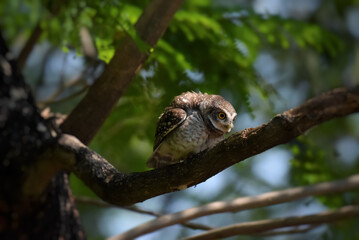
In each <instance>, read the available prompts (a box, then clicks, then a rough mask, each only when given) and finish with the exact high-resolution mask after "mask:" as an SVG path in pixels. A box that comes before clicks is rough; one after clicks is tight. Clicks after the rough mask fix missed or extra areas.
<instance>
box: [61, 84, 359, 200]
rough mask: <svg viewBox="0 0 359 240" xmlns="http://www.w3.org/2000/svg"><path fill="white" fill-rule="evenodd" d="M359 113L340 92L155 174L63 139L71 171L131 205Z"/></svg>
mask: <svg viewBox="0 0 359 240" xmlns="http://www.w3.org/2000/svg"><path fill="white" fill-rule="evenodd" d="M358 111H359V89H358V88H356V89H352V90H346V89H335V90H333V91H331V92H328V93H325V94H323V95H321V96H318V97H315V98H313V99H311V100H309V101H307V102H305V103H304V104H303V105H301V106H299V107H297V108H294V109H291V110H289V111H286V112H284V113H282V114H279V115H277V116H275V117H274V118H273V119H272V120H271V121H270V122H269V123H267V124H264V125H262V126H260V127H257V128H251V129H246V130H244V131H242V132H239V133H236V134H233V135H232V136H230V137H229V138H227V139H226V140H224V141H222V142H220V143H219V144H217V145H216V146H215V147H213V148H212V149H209V150H208V151H206V152H203V153H200V154H198V155H196V156H193V157H190V158H189V159H187V160H186V161H184V162H182V163H178V164H174V165H171V166H168V167H165V168H159V169H156V170H151V171H146V172H141V173H130V174H123V173H120V172H118V171H117V170H116V169H115V168H114V167H113V166H112V165H111V164H110V163H108V162H107V161H106V160H105V159H103V158H102V157H101V156H100V155H98V154H97V153H95V152H93V151H92V150H90V149H88V148H87V147H86V146H84V145H82V144H81V143H80V142H79V141H75V140H76V139H75V138H73V137H70V136H68V135H63V136H62V137H61V138H60V139H59V144H60V147H62V148H66V149H67V151H68V155H69V156H68V157H69V158H72V159H71V161H69V158H68V159H67V160H68V161H67V163H71V164H70V165H66V166H67V168H68V170H70V171H72V172H74V173H75V174H76V175H77V176H78V177H79V178H80V179H82V180H83V181H84V182H85V183H86V184H87V185H88V186H89V187H90V188H91V189H92V190H93V191H94V192H95V193H96V194H97V195H98V196H100V197H101V198H102V199H103V200H105V201H107V202H110V203H113V204H116V205H131V204H133V203H136V202H141V201H144V200H146V199H149V198H152V197H155V196H158V195H161V194H164V193H168V192H172V191H176V190H182V189H185V188H188V187H191V186H193V185H196V184H198V183H201V182H203V181H205V180H207V179H208V178H210V177H211V176H213V175H215V174H217V173H218V172H220V171H222V170H224V169H226V168H228V167H229V166H231V165H233V164H235V163H238V162H240V161H243V160H244V159H246V158H248V157H251V156H254V155H256V154H259V153H261V152H263V151H265V150H267V149H270V148H272V147H274V146H276V145H279V144H283V143H286V142H289V141H290V140H292V139H294V138H296V137H297V136H299V135H301V134H302V133H303V132H304V131H306V130H308V129H309V128H311V127H312V126H315V125H318V124H320V123H322V122H324V121H328V120H330V119H333V118H337V117H343V116H346V115H348V114H351V113H354V112H358Z"/></svg>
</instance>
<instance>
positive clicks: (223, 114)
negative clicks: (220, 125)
mask: <svg viewBox="0 0 359 240" xmlns="http://www.w3.org/2000/svg"><path fill="white" fill-rule="evenodd" d="M218 118H219V119H222V120H223V119H225V118H226V114H225V113H224V112H220V113H218Z"/></svg>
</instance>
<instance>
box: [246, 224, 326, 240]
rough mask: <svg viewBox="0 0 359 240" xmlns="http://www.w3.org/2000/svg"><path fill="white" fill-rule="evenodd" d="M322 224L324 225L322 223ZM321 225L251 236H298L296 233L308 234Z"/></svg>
mask: <svg viewBox="0 0 359 240" xmlns="http://www.w3.org/2000/svg"><path fill="white" fill-rule="evenodd" d="M323 224H324V223H323ZM321 225H322V224H312V225H309V226H307V227H304V228H300V227H298V226H296V227H294V228H292V229H289V230H282V231H278V230H275V231H265V232H261V233H253V234H251V235H254V236H261V237H269V236H277V235H284V234H298V233H306V232H309V231H310V230H313V229H315V228H317V227H320V226H321Z"/></svg>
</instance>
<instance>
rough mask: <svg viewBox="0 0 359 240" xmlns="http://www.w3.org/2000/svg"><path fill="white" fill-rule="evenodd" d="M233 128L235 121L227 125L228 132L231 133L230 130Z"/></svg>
mask: <svg viewBox="0 0 359 240" xmlns="http://www.w3.org/2000/svg"><path fill="white" fill-rule="evenodd" d="M232 128H233V123H231V124H228V125H227V126H226V130H227V133H229V132H230V131H231V130H232Z"/></svg>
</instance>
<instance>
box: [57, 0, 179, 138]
mask: <svg viewBox="0 0 359 240" xmlns="http://www.w3.org/2000/svg"><path fill="white" fill-rule="evenodd" d="M181 2H182V0H173V1H167V0H153V1H151V2H150V3H149V5H148V6H147V8H146V9H145V10H144V12H143V13H142V16H141V17H140V18H139V19H138V21H137V23H136V24H135V29H136V32H137V34H138V36H139V37H140V38H141V39H142V40H143V41H144V42H145V43H147V44H148V45H149V46H150V47H154V46H155V45H156V43H157V41H158V40H159V39H160V38H161V37H162V35H163V33H164V32H165V30H166V28H167V26H168V24H169V22H170V21H171V19H172V17H173V15H174V14H175V12H176V11H177V10H178V8H179V7H180V5H181ZM148 54H149V52H144V51H140V49H139V48H138V47H137V45H136V43H135V41H134V40H133V39H132V38H131V37H130V36H127V37H125V38H124V39H123V40H122V42H121V44H120V46H119V48H118V49H117V50H116V52H115V55H114V57H113V58H112V59H111V61H110V63H109V64H108V65H107V66H106V68H105V70H104V72H103V73H102V75H101V76H100V77H99V79H97V80H96V82H95V83H94V84H93V85H92V86H91V87H90V89H89V91H88V92H87V94H86V96H85V97H84V98H83V99H82V101H81V102H80V103H79V104H78V105H77V106H76V108H75V109H74V110H73V111H72V112H71V113H70V115H69V116H68V117H67V119H66V120H65V122H64V123H63V125H62V129H63V130H64V132H66V133H69V134H72V135H74V136H76V137H77V138H78V139H80V140H81V141H82V142H83V143H85V144H88V143H89V142H90V141H91V140H92V138H93V137H94V136H95V134H96V133H97V131H98V130H99V129H100V127H101V126H102V124H103V122H104V121H105V119H106V118H107V117H108V116H109V114H110V112H111V110H112V109H113V107H114V106H115V104H116V103H117V101H118V100H119V99H120V97H121V96H122V94H123V92H124V91H125V90H126V88H127V87H128V85H129V84H130V82H131V80H132V78H133V77H134V76H135V74H136V73H137V72H138V71H139V70H140V69H141V67H142V64H143V63H144V62H145V61H146V59H147V57H148ZM84 122H86V124H84Z"/></svg>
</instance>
